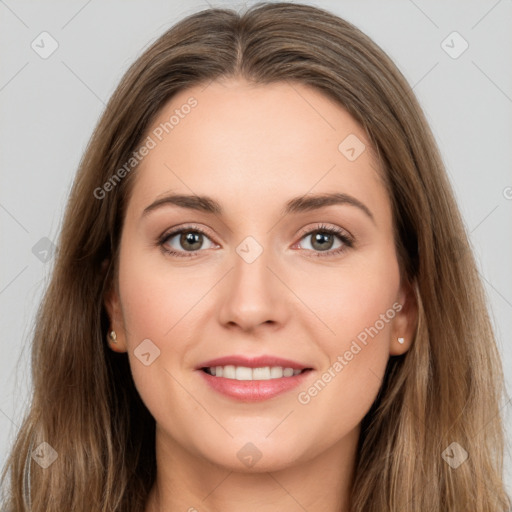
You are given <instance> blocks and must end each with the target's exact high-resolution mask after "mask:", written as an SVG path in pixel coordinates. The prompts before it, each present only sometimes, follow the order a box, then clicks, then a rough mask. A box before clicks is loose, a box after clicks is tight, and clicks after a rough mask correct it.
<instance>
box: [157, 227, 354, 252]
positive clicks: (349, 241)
mask: <svg viewBox="0 0 512 512" xmlns="http://www.w3.org/2000/svg"><path fill="white" fill-rule="evenodd" d="M318 232H320V233H329V234H331V235H335V236H337V237H338V238H339V239H340V240H341V242H342V243H343V245H342V246H341V247H338V248H337V249H331V250H330V251H314V256H313V255H312V257H318V258H325V257H332V256H337V255H338V254H341V253H342V252H344V251H346V250H347V249H350V248H352V247H353V246H354V239H353V238H352V237H350V236H349V235H347V234H346V232H345V231H343V230H342V229H340V228H337V227H328V226H325V225H324V224H321V225H319V226H317V227H316V228H314V229H310V230H309V231H306V232H305V233H302V234H301V236H300V239H299V240H302V239H303V238H304V237H305V236H308V235H312V234H313V233H318ZM182 233H201V234H202V235H204V236H206V237H207V238H210V236H209V235H208V233H206V232H205V231H204V230H203V229H201V228H199V227H198V226H185V227H182V228H179V229H177V230H175V231H171V232H169V233H164V234H163V235H162V236H161V237H160V238H159V239H158V241H157V244H158V246H159V247H160V248H161V249H162V251H163V252H164V253H165V254H168V255H170V256H176V257H178V258H193V257H195V256H196V255H197V253H198V252H200V250H199V251H188V254H183V252H177V251H173V250H170V249H168V248H167V247H166V246H165V244H166V243H167V242H168V241H169V240H170V239H171V238H173V237H174V236H176V235H179V234H182ZM306 250H308V251H310V250H311V249H306Z"/></svg>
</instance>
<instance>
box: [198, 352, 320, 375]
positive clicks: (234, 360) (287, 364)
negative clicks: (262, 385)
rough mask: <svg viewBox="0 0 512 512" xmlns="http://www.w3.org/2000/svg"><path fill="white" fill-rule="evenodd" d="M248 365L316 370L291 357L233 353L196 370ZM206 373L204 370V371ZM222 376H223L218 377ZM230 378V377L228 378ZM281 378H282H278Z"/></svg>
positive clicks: (211, 360)
mask: <svg viewBox="0 0 512 512" xmlns="http://www.w3.org/2000/svg"><path fill="white" fill-rule="evenodd" d="M227 365H233V366H246V367H247V368H263V367H265V366H281V367H283V368H293V369H294V370H305V369H311V370H314V368H312V367H311V366H309V365H307V364H302V363H299V362H297V361H292V360H291V359H283V358H281V357H277V356H267V355H262V356H258V357H247V356H242V355H231V356H224V357H218V358H217V359H210V360H209V361H205V362H204V363H201V364H200V365H199V366H197V367H196V370H201V368H209V367H212V366H227ZM202 373H204V372H202ZM218 378H222V377H218ZM284 378H286V379H291V378H293V377H284ZM226 380H228V379H226ZM276 380H280V379H276Z"/></svg>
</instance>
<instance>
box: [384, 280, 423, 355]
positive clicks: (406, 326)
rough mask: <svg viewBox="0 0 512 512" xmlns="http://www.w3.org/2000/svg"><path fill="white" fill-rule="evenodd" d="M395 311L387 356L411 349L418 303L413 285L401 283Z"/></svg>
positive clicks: (400, 353)
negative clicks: (400, 340)
mask: <svg viewBox="0 0 512 512" xmlns="http://www.w3.org/2000/svg"><path fill="white" fill-rule="evenodd" d="M395 310H396V311H397V313H396V315H395V318H394V320H393V327H392V329H391V340H390V344H389V354H390V355H392V356H400V355H402V354H405V352H407V351H408V350H409V348H410V347H411V345H412V342H413V341H414V336H415V333H416V327H417V325H418V301H417V297H416V293H415V283H410V282H407V281H404V282H403V283H402V285H401V286H400V290H399V292H398V296H397V300H396V308H395ZM399 338H401V339H403V343H401V342H399V341H398V340H399Z"/></svg>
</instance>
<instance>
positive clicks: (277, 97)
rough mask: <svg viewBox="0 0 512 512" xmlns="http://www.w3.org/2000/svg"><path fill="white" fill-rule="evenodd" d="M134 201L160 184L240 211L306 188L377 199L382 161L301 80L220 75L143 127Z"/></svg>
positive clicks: (350, 122) (346, 119)
mask: <svg viewBox="0 0 512 512" xmlns="http://www.w3.org/2000/svg"><path fill="white" fill-rule="evenodd" d="M148 137H149V138H150V139H151V144H150V145H151V149H150V150H149V151H148V152H147V154H146V156H144V158H143V159H142V161H141V163H140V164H139V167H138V168H137V171H136V179H135V184H134V189H133V193H132V198H133V202H134V203H135V204H136V205H138V208H141V207H143V206H145V203H148V201H152V200H154V198H155V197H156V196H158V195H160V194H162V193H164V192H167V191H170V190H172V191H175V192H182V193H187V194H205V195H209V196H216V197H217V198H219V200H220V201H221V202H224V201H226V202H227V201H229V202H230V203H231V204H233V205H235V203H237V204H238V206H239V207H240V208H242V207H243V208H244V211H246V212H247V211H249V210H250V209H251V208H253V207H254V208H255V209H258V208H260V207H261V205H262V202H266V203H267V205H269V202H270V201H272V200H274V199H275V201H276V202H279V204H276V206H282V202H283V201H284V200H286V198H288V197H292V196H297V195H304V194H307V193H309V192H311V193H321V192H332V191H337V192H346V193H350V194H352V195H356V196H358V197H359V198H360V199H361V200H365V202H369V203H372V202H375V201H377V200H379V195H380V200H382V199H383V198H382V194H385V190H384V184H383V182H382V180H381V171H380V169H379V167H378V165H377V162H376V161H375V159H374V157H373V151H372V149H371V148H370V141H369V140H368V137H367V135H366V133H365V131H364V129H363V128H362V127H361V126H360V125H359V124H358V123H357V122H356V121H355V120H354V118H353V117H352V116H350V114H348V112H347V111H346V110H345V109H344V108H343V107H342V106H340V105H339V104H338V103H336V102H334V101H333V100H331V99H330V98H328V97H327V96H325V95H324V94H322V93H321V92H320V91H318V90H316V89H314V88H312V87H309V86H307V85H304V84H298V83H291V82H277V83H273V84H264V85H262V84H257V85H254V84H250V83H248V82H246V81H244V80H241V79H224V80H222V81H214V82H211V83H210V84H208V85H200V86H195V87H191V88H188V89H185V90H182V91H180V92H179V93H178V94H176V95H175V96H174V97H173V98H172V99H171V100H170V101H169V102H168V103H167V104H166V105H165V106H164V108H163V109H162V110H161V111H160V112H159V114H158V116H157V118H156V119H155V120H154V121H153V123H152V125H151V127H150V128H149V130H148V131H147V133H146V136H145V138H146V140H149V139H148Z"/></svg>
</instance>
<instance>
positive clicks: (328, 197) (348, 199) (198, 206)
mask: <svg viewBox="0 0 512 512" xmlns="http://www.w3.org/2000/svg"><path fill="white" fill-rule="evenodd" d="M338 204H339V205H349V206H355V207H356V208H359V209H360V210H361V211H363V212H364V213H365V214H366V215H367V216H368V217H369V218H370V219H371V220H372V222H373V223H374V224H375V218H374V216H373V214H372V212H371V211H370V209H369V208H368V207H367V206H366V205H365V204H364V203H362V202H361V201H359V199H356V198H355V197H353V196H351V195H349V194H345V193H341V192H334V193H325V194H316V195H306V196H299V197H294V198H293V199H290V200H289V201H287V203H286V204H285V207H284V208H283V210H282V212H281V214H282V215H283V216H284V215H288V214H291V213H301V212H307V211H312V210H319V209H320V208H324V207H326V206H332V205H338ZM169 205H174V206H180V207H181V208H188V209H190V210H198V211H201V212H204V213H209V214H213V215H219V216H222V215H223V209H222V206H221V205H220V204H219V203H218V202H217V201H216V200H215V199H213V198H211V197H209V196H198V195H186V194H167V195H165V196H163V197H159V198H157V199H156V200H155V201H154V202H153V203H151V204H150V205H149V206H147V207H146V208H144V211H143V212H142V217H145V216H146V215H148V214H149V213H150V212H152V211H154V210H156V209H158V208H161V207H164V206H169Z"/></svg>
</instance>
